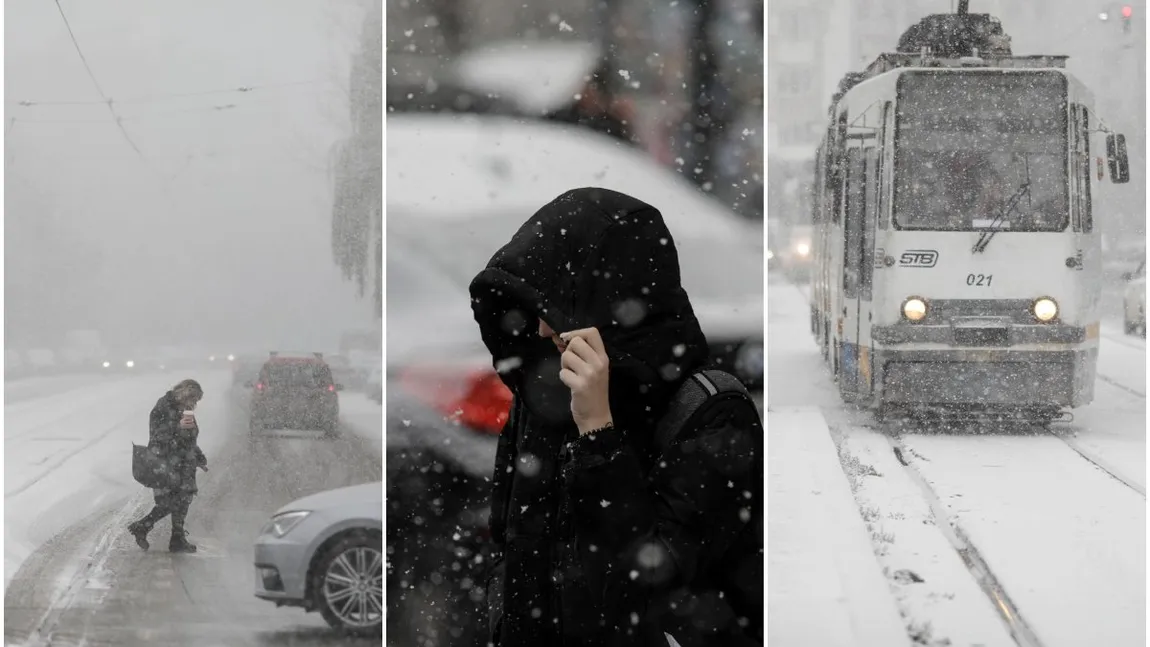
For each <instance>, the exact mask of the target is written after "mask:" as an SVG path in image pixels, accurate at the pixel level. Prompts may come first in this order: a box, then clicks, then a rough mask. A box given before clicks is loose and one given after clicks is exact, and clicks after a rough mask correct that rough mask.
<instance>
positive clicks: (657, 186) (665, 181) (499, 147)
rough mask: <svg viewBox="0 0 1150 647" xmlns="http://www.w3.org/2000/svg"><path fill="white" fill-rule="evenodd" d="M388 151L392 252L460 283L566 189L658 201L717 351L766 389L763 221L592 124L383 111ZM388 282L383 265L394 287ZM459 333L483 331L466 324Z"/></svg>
mask: <svg viewBox="0 0 1150 647" xmlns="http://www.w3.org/2000/svg"><path fill="white" fill-rule="evenodd" d="M387 159H388V162H389V164H388V165H387V186H388V191H387V233H388V237H389V238H388V240H389V249H395V248H399V247H402V248H403V249H404V250H405V252H408V253H410V254H412V255H414V256H415V257H417V258H422V259H424V262H425V263H426V264H428V265H431V266H435V267H436V272H437V273H439V274H442V275H444V276H445V277H448V279H449V280H452V281H454V282H456V283H457V284H458V285H460V286H463V288H464V289H466V286H467V284H468V283H469V282H470V281H471V279H472V278H473V277H474V276H475V274H476V273H478V272H479V271H480V270H481V269H483V267H484V266H485V265H486V264H487V261H488V259H489V258H490V257H491V254H493V253H494V252H495V250H497V249H499V247H501V246H502V245H503V244H504V243H506V242H507V241H508V240H510V239H511V235H512V234H513V233H515V231H516V229H518V228H519V226H520V225H521V224H522V223H523V221H524V220H526V219H527V218H528V217H529V216H530V215H531V214H532V213H535V211H536V210H537V209H539V207H541V206H543V205H544V204H546V203H548V202H550V201H551V200H553V199H555V198H556V197H558V196H559V195H561V194H563V193H564V192H566V191H568V190H570V189H573V188H577V187H589V186H596V187H602V188H606V189H613V190H616V191H621V192H623V193H627V194H629V195H632V196H635V197H636V198H639V199H640V200H643V201H645V202H647V203H649V204H652V205H654V206H655V207H657V208H658V209H659V210H660V211H661V212H662V214H663V217H664V220H665V221H666V223H667V226H668V227H669V228H670V230H671V233H672V234H674V236H675V244H676V246H677V247H678V248H679V261H680V264H681V266H682V276H683V286H684V287H685V288H686V290H687V292H688V294H689V295H690V297H691V303H692V305H693V306H694V309H695V313H696V315H697V316H698V318H699V323H700V325H701V326H702V327H703V332H704V333H705V334H706V335H707V338H708V340H710V342H711V345H712V348H711V355H712V360H714V361H716V362H717V363H719V364H720V365H723V366H725V367H726V368H727V370H729V371H730V372H732V373H735V374H736V375H737V376H738V377H739V378H741V379H742V380H743V381H744V382H745V383H747V385H748V386H749V387H751V388H752V389H757V388H759V387H760V386H761V379H762V371H763V368H762V367H763V365H762V360H761V356H762V330H763V257H764V251H765V250H764V245H763V229H762V226H761V225H759V224H755V223H752V222H750V221H748V220H746V219H744V218H742V217H740V216H738V215H736V214H735V213H734V212H733V211H732V210H731V209H729V208H726V207H725V206H724V205H723V204H722V203H720V202H719V201H717V200H715V199H713V198H711V197H709V196H707V195H705V194H703V193H702V192H701V191H699V190H698V189H696V188H695V186H694V185H692V184H691V183H690V182H688V181H687V180H686V179H684V178H682V177H680V176H679V174H678V173H676V172H674V171H672V170H670V169H667V168H663V167H662V166H659V165H658V164H656V163H655V162H654V161H652V160H651V159H650V157H649V156H647V155H646V154H644V153H642V152H640V151H638V150H635V149H634V148H632V147H629V146H625V145H622V144H619V143H618V142H616V141H615V140H613V139H611V138H609V137H606V136H604V135H600V134H599V133H596V132H593V131H591V130H589V129H585V128H579V127H574V126H567V125H561V124H552V123H548V122H540V121H522V120H516V119H511V118H506V117H494V116H476V115H465V116H455V115H398V114H396V115H389V116H388V118H387ZM390 254H391V252H390V251H389V256H390ZM413 271H419V268H413ZM393 284H394V282H393V281H392V278H391V276H390V273H389V275H388V291H389V293H390V292H391V290H392V286H393ZM397 287H400V286H397ZM459 305H461V306H462V307H463V309H464V310H469V307H468V304H467V302H466V301H464V302H463V303H462V304H459ZM418 314H420V316H424V315H422V313H418ZM389 316H391V315H389ZM468 319H470V317H468ZM436 328H437V330H438V331H439V334H443V333H442V331H441V330H439V329H441V328H442V327H441V326H437V327H436ZM466 333H467V334H468V335H470V336H471V337H472V338H475V339H476V340H477V339H478V334H477V331H476V330H475V329H474V328H472V325H471V324H470V323H469V324H468V326H467V328H466ZM405 343H406V340H405ZM389 361H390V358H389Z"/></svg>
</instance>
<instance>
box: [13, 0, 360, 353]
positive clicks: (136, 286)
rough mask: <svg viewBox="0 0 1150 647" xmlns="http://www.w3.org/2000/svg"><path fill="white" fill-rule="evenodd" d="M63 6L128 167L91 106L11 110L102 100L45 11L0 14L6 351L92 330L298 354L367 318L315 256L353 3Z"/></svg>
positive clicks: (103, 117) (327, 250)
mask: <svg viewBox="0 0 1150 647" xmlns="http://www.w3.org/2000/svg"><path fill="white" fill-rule="evenodd" d="M62 4H63V6H64V8H65V11H66V12H67V15H68V18H69V20H70V22H71V24H72V28H73V30H74V32H75V34H76V38H77V40H78V41H79V43H80V45H81V48H82V49H83V51H84V53H85V55H86V56H87V59H88V62H89V64H90V65H91V67H92V70H93V72H94V73H95V76H96V78H97V79H98V81H99V83H100V84H101V86H102V87H103V90H104V92H105V93H106V94H107V95H108V96H110V97H112V98H114V99H116V100H117V101H116V109H117V112H118V113H120V114H121V116H123V117H124V121H123V125H124V128H125V129H126V130H127V132H128V133H129V135H130V137H131V138H132V140H133V141H135V143H136V144H137V145H138V146H139V148H140V150H141V151H142V156H141V155H137V154H136V153H135V152H133V150H132V148H131V147H130V145H129V144H128V142H127V141H126V140H125V138H124V137H123V135H122V134H121V133H120V132H119V131H118V129H117V128H116V126H115V124H114V122H113V121H112V118H111V116H110V115H109V112H108V109H107V107H106V106H103V105H99V104H87V105H37V106H31V107H25V106H21V105H19V102H21V101H96V100H99V94H98V93H97V91H96V89H95V88H94V87H93V84H92V82H91V80H90V79H89V78H88V76H87V74H86V73H85V71H84V67H83V65H82V63H81V61H80V59H79V57H78V56H77V54H76V51H75V50H74V48H73V46H72V44H71V41H70V40H69V38H68V35H67V31H66V29H65V27H64V23H63V21H62V20H61V18H60V15H59V13H58V12H57V10H56V6H55V4H54V3H53V2H51V1H44V0H10V1H8V2H6V3H5V80H4V92H5V97H4V110H5V127H6V131H8V136H7V137H6V141H5V160H6V168H5V186H6V195H5V234H6V236H5V252H6V261H5V269H6V272H5V293H6V307H5V323H6V328H7V330H6V336H7V341H6V346H8V347H13V346H16V345H18V344H19V343H20V341H21V340H28V341H27V342H26V343H27V344H44V345H49V346H51V345H52V344H54V343H55V338H54V337H55V335H56V334H58V333H62V332H63V331H64V330H67V329H70V328H97V329H102V330H103V331H104V332H105V334H106V335H107V336H108V338H109V341H112V342H117V341H118V342H120V343H128V342H129V341H133V340H140V341H145V340H151V341H155V342H156V343H164V342H167V343H179V342H180V341H182V340H191V339H195V340H197V341H212V342H227V343H255V344H266V345H267V346H287V347H292V348H303V347H318V346H322V345H330V344H332V343H334V341H335V338H336V336H337V334H338V332H339V331H340V330H342V329H344V328H350V327H357V326H364V325H370V323H371V321H372V317H371V311H370V305H368V302H366V301H364V302H360V301H356V300H355V299H354V288H353V287H352V286H351V284H349V283H347V282H345V281H343V280H342V279H341V277H340V276H339V272H338V270H337V269H336V268H335V266H334V264H333V262H332V260H331V243H330V229H331V224H330V223H331V220H330V218H331V216H330V196H331V189H330V179H329V171H328V162H329V158H330V154H329V150H330V148H331V146H332V144H334V143H335V142H336V141H337V140H338V139H339V138H341V137H344V136H346V135H347V133H348V129H349V126H348V117H347V114H348V109H347V96H348V95H347V81H346V77H347V68H348V66H349V58H350V56H351V53H352V51H353V50H354V49H355V47H356V45H357V43H356V41H357V39H358V36H359V34H360V31H361V30H360V28H359V24H358V23H359V19H360V16H361V15H362V11H361V8H360V3H358V2H354V1H352V0H348V1H341V2H332V1H330V0H200V1H199V2H194V3H157V2H154V1H152V0H87V1H85V2H71V1H65V2H63V3H62ZM287 83H296V84H300V85H292V86H285V87H270V88H264V89H260V88H258V86H263V85H269V84H287ZM301 83H305V84H301ZM241 86H257V89H255V90H253V91H252V92H248V93H238V92H231V93H220V94H211V95H201V96H189V97H175V96H165V95H172V94H176V93H195V92H204V91H211V90H220V89H230V88H238V87H241ZM157 95H159V96H158V97H157ZM141 97H152V100H149V101H143V102H132V101H131V100H132V99H136V98H141ZM121 101H122V103H121ZM227 104H234V105H235V107H234V108H230V109H226V110H213V109H212V108H213V107H215V106H222V105H227ZM181 111H184V112H181ZM13 117H15V119H16V120H15V123H14V124H10V120H11V119H12V118H13ZM9 126H10V129H9ZM117 338H119V339H117Z"/></svg>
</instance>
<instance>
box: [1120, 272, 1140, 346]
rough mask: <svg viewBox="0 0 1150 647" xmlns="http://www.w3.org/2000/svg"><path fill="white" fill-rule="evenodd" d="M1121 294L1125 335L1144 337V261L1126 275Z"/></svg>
mask: <svg viewBox="0 0 1150 647" xmlns="http://www.w3.org/2000/svg"><path fill="white" fill-rule="evenodd" d="M1125 278H1126V288H1125V290H1124V291H1123V293H1122V311H1123V317H1122V318H1123V321H1124V323H1125V326H1124V327H1125V329H1126V334H1127V335H1135V334H1137V335H1142V336H1143V337H1145V336H1146V259H1142V263H1140V264H1139V265H1138V269H1136V270H1134V271H1133V272H1131V273H1129V274H1127V275H1126V277H1125Z"/></svg>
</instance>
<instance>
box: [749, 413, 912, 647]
mask: <svg viewBox="0 0 1150 647" xmlns="http://www.w3.org/2000/svg"><path fill="white" fill-rule="evenodd" d="M767 434H768V443H769V449H768V451H767V465H768V467H767V488H768V498H767V505H768V510H769V513H768V515H767V519H768V521H767V556H768V557H767V561H768V566H767V568H768V571H767V572H768V573H770V577H769V578H767V582H768V590H767V613H768V617H769V624H768V626H769V633H768V636H767V642H768V644H770V645H772V646H776V645H777V646H778V647H806V646H808V645H818V646H819V647H876V646H879V645H881V646H882V647H896V646H897V645H909V644H910V640H909V638H908V636H907V633H906V630H905V629H904V628H903V624H902V621H901V620H900V618H899V612H898V609H897V607H896V606H895V604H894V601H893V598H892V597H891V591H890V587H889V586H888V585H887V580H886V578H885V577H884V576H883V573H882V570H881V569H880V567H879V564H878V562H877V560H876V559H875V555H874V550H873V548H872V546H871V541H870V537H869V536H868V534H867V530H866V527H865V525H864V523H863V520H862V517H861V516H860V515H859V511H858V507H857V505H856V503H855V500H854V497H853V496H852V494H851V490H850V485H849V483H848V481H847V478H846V475H845V474H844V473H843V470H842V466H841V464H840V463H839V457H838V453H837V451H836V450H835V445H834V442H833V441H832V440H831V436H830V431H829V429H828V428H827V424H826V421H825V420H824V419H823V416H822V414H821V413H819V411H818V410H817V409H814V408H809V407H806V408H776V409H773V410H768V413H767Z"/></svg>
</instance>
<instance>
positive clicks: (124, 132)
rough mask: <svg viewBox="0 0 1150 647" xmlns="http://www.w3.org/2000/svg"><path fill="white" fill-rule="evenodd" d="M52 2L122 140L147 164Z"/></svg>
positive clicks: (57, 4) (66, 20)
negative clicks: (122, 137)
mask: <svg viewBox="0 0 1150 647" xmlns="http://www.w3.org/2000/svg"><path fill="white" fill-rule="evenodd" d="M54 3H55V5H56V10H57V11H59V12H60V18H61V19H62V20H63V21H64V27H65V28H66V29H67V30H68V38H70V39H71V40H72V46H73V47H75V48H76V54H77V55H78V56H79V57H80V62H81V63H83V64H84V70H85V71H87V72H88V78H89V79H91V80H92V85H93V86H95V88H96V92H98V93H99V95H100V98H102V99H103V100H104V102H105V105H107V106H108V111H109V112H110V113H112V119H113V121H115V122H116V128H117V129H119V131H120V134H122V135H123V136H124V141H126V142H128V145H129V146H131V147H132V150H134V151H136V155H138V156H139V157H140V159H141V160H143V161H144V163H145V165H147V162H148V160H147V159H146V158H145V157H144V153H143V151H141V150H140V147H139V146H137V145H136V142H135V141H134V140H132V136H131V135H129V134H128V131H127V130H126V129H125V128H124V125H123V124H122V123H120V115H119V114H117V113H116V107H115V106H114V105H112V100H111V99H110V98H108V95H107V93H105V92H104V88H103V87H102V86H101V85H100V81H99V80H97V79H96V75H95V74H94V73H93V72H92V67H91V66H90V65H88V57H86V56H84V50H83V49H81V48H80V43H79V41H77V40H76V34H75V32H73V31H72V23H70V22H68V14H66V13H64V7H63V6H61V5H60V0H54Z"/></svg>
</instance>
